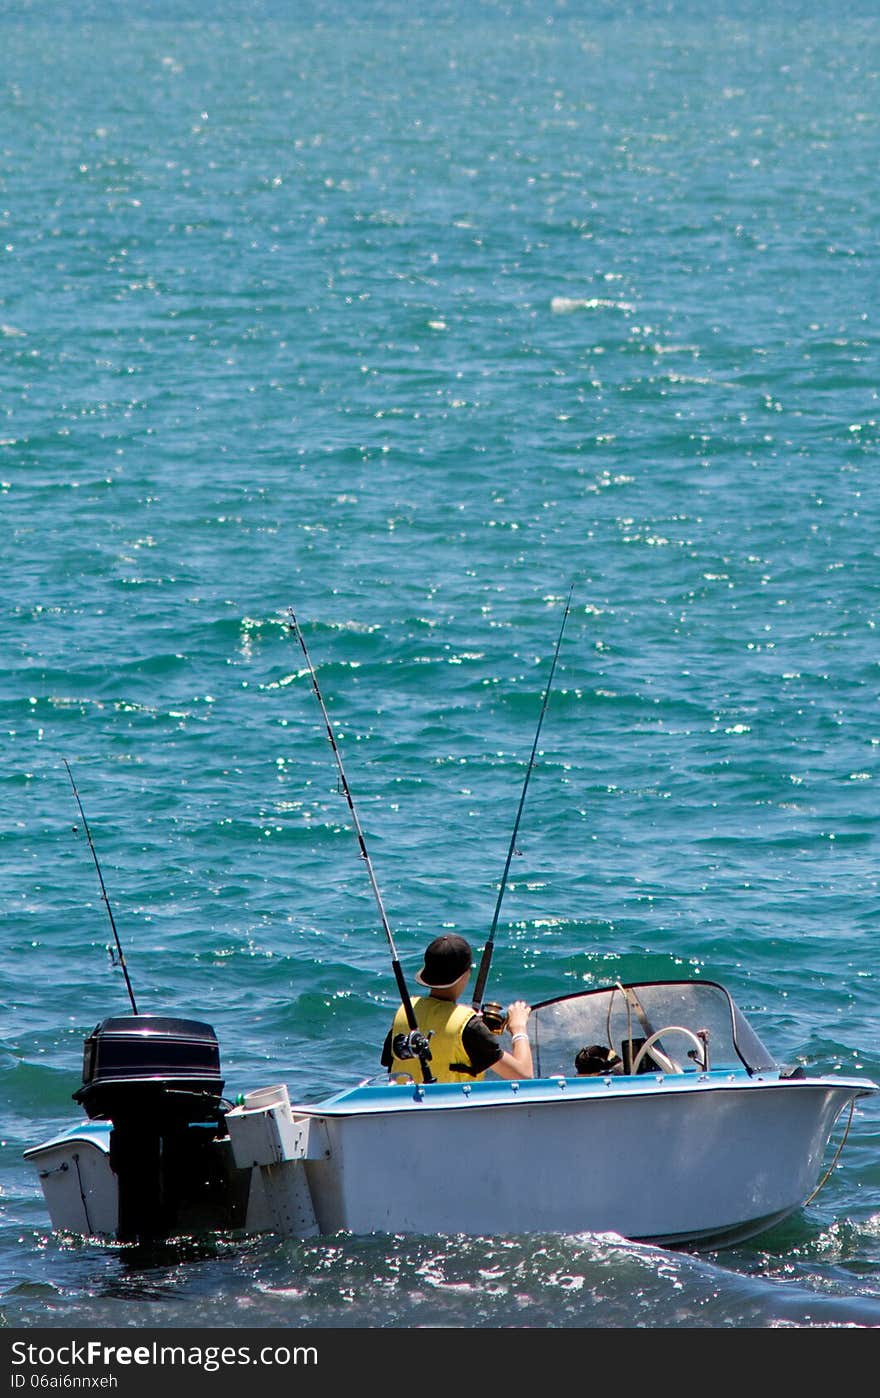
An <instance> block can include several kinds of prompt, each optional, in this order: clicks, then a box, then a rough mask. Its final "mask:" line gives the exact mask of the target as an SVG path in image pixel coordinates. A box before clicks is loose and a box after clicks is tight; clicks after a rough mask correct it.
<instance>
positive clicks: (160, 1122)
mask: <svg viewBox="0 0 880 1398" xmlns="http://www.w3.org/2000/svg"><path fill="white" fill-rule="evenodd" d="M570 600H571V594H569V602H570ZM568 611H569V608H568V606H566V609H565V613H564V616H563V620H562V625H561V627H560V631H559V638H558V640H557V643H556V652H555V654H554V658H553V666H552V667H551V670H550V679H549V680H548V683H547V689H546V691H545V694H544V702H543V705H542V708H541V716H540V719H539V722H538V728H537V732H536V734H535V741H534V744H533V746H532V755H531V759H530V761H529V764H528V768H527V772H526V778H525V783H524V785H523V791H522V797H521V799H520V804H519V811H518V813H517V817H516V822H515V824H514V829H513V835H512V837H511V841H510V848H509V851H508V856H507V864H506V867H505V870H504V876H503V878H502V880H501V884H500V887H499V892H498V900H497V903H496V906H495V916H494V918H493V920H492V926H491V929H490V932H489V937H488V940H487V942H486V945H485V947H484V950H483V956H482V960H481V963H480V968H479V972H478V975H477V981H476V986H475V989H474V1005H475V1009H476V1010H477V1012H478V1013H482V1014H483V1016H484V1019H485V1020H486V1022H487V1023H488V1022H489V1020H488V1010H489V1006H488V1005H487V1004H486V1003H485V1002H484V1000H483V994H484V991H485V985H486V978H487V975H488V970H489V965H490V962H491V957H492V948H493V945H494V936H495V929H496V926H497V922H498V913H499V909H500V906H501V898H502V896H503V893H504V889H505V886H506V882H507V874H508V870H509V868H510V862H511V857H512V855H513V852H514V848H515V841H516V835H517V829H518V826H519V820H520V816H521V814H522V809H523V802H524V800H525V794H526V788H527V786H528V781H529V776H530V774H531V771H532V767H533V765H534V760H535V753H536V750H537V743H538V735H539V734H540V731H541V722H542V721H543V717H544V712H545V710H546V707H547V699H548V696H549V693H550V684H551V682H552V678H553V670H554V668H555V665H556V659H557V657H558V655H559V648H560V645H561V642H562V634H563V630H564V627H565V618H566V617H567V616H568ZM290 621H291V629H292V630H293V631H294V632H295V634H297V635H298V637H299V641H300V644H301V645H302V649H303V653H304V655H305V658H306V662H307V665H308V669H309V672H310V674H311V679H312V684H313V687H314V690H315V695H316V697H317V700H318V703H319V705H320V708H321V712H322V714H323V717H324V722H325V726H326V729H327V735H328V738H329V740H330V743H331V746H332V748H333V752H334V756H335V759H336V763H337V766H338V770H339V776H340V780H341V783H342V788H343V791H344V793H345V796H346V799H347V801H348V804H349V808H350V811H351V815H352V819H353V822H354V828H355V832H356V834H357V838H358V842H359V845H360V852H361V855H362V857H363V859H364V861H365V864H366V868H367V871H368V873H369V876H370V881H371V885H372V888H373V893H374V895H375V899H376V904H377V907H378V911H379V914H380V918H381V921H382V925H383V929H384V931H385V934H386V938H387V941H388V945H389V949H390V951H391V959H392V967H393V970H394V974H395V979H396V982H397V987H398V991H399V993H400V997H401V1003H402V1006H403V1008H404V1010H405V1012H406V1018H407V1022H408V1025H409V1030H410V1032H409V1034H406V1035H401V1036H399V1037H400V1039H402V1040H403V1041H404V1042H403V1043H402V1044H401V1045H398V1039H397V1038H395V1055H396V1057H397V1059H398V1060H401V1059H405V1058H411V1060H412V1065H413V1071H412V1074H411V1075H410V1076H409V1077H408V1079H406V1080H404V1081H401V1080H399V1078H398V1077H395V1078H394V1079H393V1080H391V1079H390V1078H388V1077H386V1078H384V1080H382V1081H380V1082H377V1081H369V1080H367V1081H365V1082H363V1083H361V1084H359V1085H358V1086H356V1087H352V1088H350V1089H348V1090H347V1091H344V1092H341V1093H338V1094H336V1095H335V1096H333V1097H330V1098H328V1099H327V1100H326V1101H323V1102H319V1103H317V1104H309V1105H298V1106H297V1105H294V1106H292V1105H291V1103H290V1098H289V1094H288V1091H287V1088H286V1087H285V1086H283V1085H280V1086H270V1087H262V1088H257V1089H256V1090H255V1091H253V1092H250V1093H248V1094H246V1095H245V1096H244V1097H243V1098H242V1100H241V1101H240V1102H239V1103H238V1104H237V1105H235V1106H233V1105H232V1104H231V1103H230V1102H228V1101H226V1100H225V1099H224V1098H223V1096H222V1092H223V1087H224V1082H223V1079H222V1077H221V1075H220V1055H219V1047H218V1044H217V1039H216V1036H215V1034H214V1031H213V1030H212V1029H211V1027H210V1026H209V1025H207V1024H203V1023H201V1022H200V1021H194V1020H184V1019H172V1018H167V1017H162V1016H158V1015H144V1014H139V1013H138V1011H137V1006H136V1002H135V998H134V993H133V991H132V987H131V983H130V980H129V978H128V972H127V970H126V968H125V958H124V956H123V954H122V948H121V945H120V942H119V937H118V934H117V932H116V926H115V923H114V922H113V915H112V912H111V911H110V904H109V901H108V899H107V895H106V890H105V888H104V880H103V877H102V876H101V870H100V866H99V865H98V859H97V855H96V854H95V850H94V845H93V843H92V839H91V833H90V832H89V827H88V822H87V821H86V818H85V812H84V811H83V809H82V804H81V803H80V801H79V795H78V793H77V790H76V786H75V785H74V786H73V791H74V795H75V796H76V800H77V804H78V805H79V809H80V813H81V816H82V820H83V824H84V827H85V830H86V833H87V835H88V838H89V846H90V848H91V851H92V855H93V857H94V860H95V866H96V868H97V872H98V877H99V880H100V884H101V891H102V895H103V897H104V901H105V902H106V904H107V911H108V913H109V915H110V921H111V924H112V926H113V934H114V938H115V940H116V946H117V949H118V952H119V961H120V964H121V966H122V969H123V972H124V974H125V978H126V986H127V988H128V992H129V997H130V1000H131V1006H132V1010H133V1014H131V1015H125V1016H117V1017H114V1018H110V1019H106V1020H104V1021H102V1023H101V1024H99V1025H98V1026H97V1027H96V1028H95V1030H94V1031H93V1033H92V1034H90V1035H89V1037H88V1038H87V1039H86V1043H85V1054H84V1059H83V1081H82V1086H81V1087H80V1088H79V1089H78V1091H77V1092H76V1093H75V1094H74V1096H75V1097H76V1099H77V1100H78V1101H79V1102H80V1103H81V1105H82V1106H83V1108H84V1109H85V1111H86V1114H87V1118H88V1119H87V1120H86V1121H84V1122H82V1123H80V1124H79V1125H76V1126H73V1127H71V1128H70V1129H69V1130H67V1131H65V1132H63V1133H62V1134H61V1135H60V1136H56V1137H54V1138H53V1139H52V1140H50V1141H46V1142H45V1143H43V1144H42V1145H38V1146H34V1147H32V1148H31V1149H30V1150H28V1151H27V1152H26V1158H27V1159H29V1160H30V1161H31V1162H32V1163H33V1165H34V1166H35V1167H36V1168H37V1170H38V1171H39V1176H40V1180H41V1183H42V1187H43V1192H44V1195H45V1199H46V1203H47V1205H48V1208H49V1214H50V1217H51V1219H52V1224H53V1227H55V1228H57V1229H63V1230H68V1231H71V1232H74V1233H84V1234H97V1235H103V1236H109V1237H112V1238H118V1239H121V1240H123V1241H125V1240H135V1239H152V1238H163V1237H169V1236H173V1235H175V1234H187V1233H193V1232H201V1231H203V1230H206V1229H207V1230H227V1229H232V1230H236V1229H243V1230H245V1231H246V1232H267V1231H268V1232H276V1233H279V1234H281V1235H283V1236H293V1237H310V1236H316V1235H321V1234H332V1233H336V1232H338V1231H339V1230H348V1231H350V1232H352V1233H359V1234H360V1233H372V1232H386V1233H420V1234H437V1233H440V1234H456V1233H465V1234H493V1233H494V1234H498V1233H501V1234H520V1233H582V1232H587V1231H590V1232H615V1233H619V1234H621V1235H623V1236H624V1237H628V1238H633V1239H637V1240H646V1241H651V1242H655V1243H660V1244H668V1245H676V1244H679V1245H684V1244H701V1245H706V1246H718V1245H722V1244H724V1243H731V1242H735V1241H739V1240H741V1239H744V1238H747V1237H749V1236H751V1235H753V1234H755V1233H758V1232H760V1231H762V1230H764V1229H766V1228H768V1227H770V1226H771V1225H773V1224H775V1223H777V1222H778V1221H779V1220H781V1219H783V1218H785V1217H786V1215H788V1214H791V1213H793V1212H794V1211H795V1210H796V1209H799V1208H800V1207H801V1206H802V1205H803V1204H804V1202H805V1201H806V1200H808V1198H809V1197H810V1196H811V1194H812V1193H813V1192H814V1191H815V1187H816V1182H817V1179H818V1178H819V1175H820V1172H821V1170H822V1166H823V1161H824V1157H825V1153H826V1150H827V1147H828V1142H829V1139H830V1136H831V1133H832V1130H833V1128H834V1125H835V1122H836V1121H837V1119H838V1117H839V1116H840V1114H841V1113H842V1112H843V1111H844V1110H845V1109H846V1108H847V1107H848V1108H849V1109H850V1119H851V1117H852V1113H853V1111H854V1106H855V1103H856V1101H857V1100H858V1099H859V1098H860V1097H864V1096H866V1095H868V1094H870V1093H874V1092H877V1091H880V1088H878V1086H877V1084H875V1083H873V1082H870V1081H867V1080H865V1079H862V1078H857V1077H852V1078H847V1077H842V1076H837V1075H833V1076H810V1075H808V1074H807V1073H806V1072H805V1070H804V1069H803V1067H798V1068H796V1069H795V1070H793V1071H787V1070H786V1069H785V1068H782V1067H780V1066H779V1065H778V1064H777V1063H775V1062H774V1060H773V1058H772V1057H771V1055H770V1054H769V1053H768V1051H767V1049H766V1048H765V1047H764V1046H763V1044H762V1043H761V1041H760V1040H759V1038H758V1037H757V1035H756V1034H755V1032H754V1031H753V1029H752V1028H751V1027H750V1025H749V1024H748V1022H747V1021H746V1019H745V1017H744V1015H743V1014H742V1013H741V1012H740V1011H739V1010H738V1009H737V1008H736V1006H735V1005H734V1003H733V1001H732V999H731V997H730V995H729V994H728V992H727V991H726V990H725V989H724V988H723V987H722V986H720V985H717V984H715V983H713V982H709V981H704V980H702V979H691V980H681V981H670V982H651V983H644V984H638V985H622V984H621V983H620V982H615V983H614V984H612V985H609V986H606V987H604V988H602V989H596V990H587V991H583V992H581V993H580V994H575V995H565V996H561V997H559V998H557V999H554V1000H548V1001H545V1002H544V1003H543V1004H540V1005H537V1006H535V1007H534V1008H533V1011H532V1014H531V1018H530V1020H529V1038H530V1041H531V1048H532V1059H533V1064H534V1068H535V1077H534V1078H529V1079H515V1080H503V1081H502V1080H494V1081H486V1080H482V1081H473V1082H467V1081H465V1082H460V1081H459V1082H452V1083H443V1082H435V1081H434V1080H433V1077H432V1074H431V1067H430V1062H431V1054H430V1044H429V1043H428V1041H427V1039H426V1037H425V1036H424V1035H422V1034H421V1033H420V1032H419V1031H418V1027H417V1021H416V1018H415V1015H414V1012H413V1006H412V1002H411V1000H410V998H409V992H408V990H407V987H406V981H405V979H404V976H403V972H402V970H401V967H400V962H399V959H398V956H397V951H396V948H395V945H394V939H393V937H392V934H391V929H390V927H389V926H388V920H387V918H386V916H385V909H384V907H383V905H382V899H381V896H380V894H379V889H378V886H377V884H376V879H375V875H374V873H373V867H372V864H371V863H370V859H369V855H368V853H367V849H366V844H365V842H364V838H363V833H362V831H361V827H360V823H359V821H358V817H357V812H356V810H355V807H354V803H353V801H352V797H351V792H350V789H349V786H348V782H347V780H346V776H345V772H344V770H343V767H342V760H341V757H340V754H339V749H338V747H337V744H336V741H335V737H334V734H333V728H332V725H331V723H330V720H329V718H328V716H327V712H326V709H325V707H324V702H323V699H322V698H321V693H320V690H319V688H318V682H317V678H316V676H315V672H314V669H313V667H312V663H311V660H310V659H309V655H308V651H307V649H306V645H305V641H304V639H303V637H302V633H301V632H300V631H299V628H298V627H297V624H296V620H295V618H294V616H293V613H292V612H291V613H290ZM68 774H69V775H70V768H69V767H68ZM71 784H73V777H72V775H71ZM581 1049H589V1050H592V1052H591V1053H588V1054H587V1055H586V1058H587V1060H589V1062H588V1064H587V1066H590V1064H593V1065H594V1066H595V1065H596V1064H598V1065H599V1066H600V1068H602V1065H603V1063H604V1064H605V1065H607V1066H608V1068H609V1069H611V1071H605V1070H604V1068H603V1069H602V1071H599V1072H592V1073H591V1074H589V1075H586V1076H582V1075H580V1074H579V1073H578V1071H577V1066H576V1063H575V1060H576V1058H578V1064H579V1065H580V1064H581V1063H582V1060H581V1059H580V1058H579V1057H578V1055H579V1052H580V1050H581ZM403 1076H404V1078H406V1075H403ZM848 1128H849V1123H847V1130H848ZM844 1139H845V1137H844Z"/></svg>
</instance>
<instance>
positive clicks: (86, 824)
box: [61, 757, 138, 1014]
mask: <svg viewBox="0 0 880 1398" xmlns="http://www.w3.org/2000/svg"><path fill="white" fill-rule="evenodd" d="M61 761H62V762H63V763H64V765H65V767H66V768H67V775H68V777H69V778H70V785H71V786H72V787H73V794H74V796H75V797H76V804H77V805H78V806H79V813H80V816H81V817H82V823H83V829H84V830H85V832H86V839H87V840H88V842H89V849H90V850H91V851H92V858H93V859H94V861H95V868H96V869H97V871H98V882H99V883H100V885H101V897H102V898H103V899H104V906H105V907H106V909H107V916H108V917H109V919H110V926H111V927H112V928H113V937H114V940H115V942H116V952H117V955H118V956H119V964H120V966H121V967H122V974H123V975H124V977H125V985H126V988H127V990H128V998H129V1000H130V1001H131V1008H132V1012H133V1013H134V1014H137V1012H138V1007H137V1005H136V1004H135V1001H134V991H133V990H132V988H131V981H130V980H129V976H128V967H127V966H126V964H125V953H124V952H123V950H122V943H121V942H120V940H119V933H118V932H117V931H116V923H115V921H114V918H113V909H112V908H111V907H110V899H109V898H108V897H107V889H106V888H105V887H104V876H103V874H102V873H101V866H100V864H99V863H98V855H97V853H96V851H95V845H94V841H93V840H92V832H91V830H90V829H89V822H88V821H87V820H86V813H85V811H84V810H83V804H82V801H81V800H80V799H79V792H78V791H77V789H76V782H75V781H74V780H73V773H72V772H71V770H70V763H69V762H68V760H67V758H66V757H62V759H61Z"/></svg>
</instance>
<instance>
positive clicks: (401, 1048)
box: [391, 1029, 431, 1063]
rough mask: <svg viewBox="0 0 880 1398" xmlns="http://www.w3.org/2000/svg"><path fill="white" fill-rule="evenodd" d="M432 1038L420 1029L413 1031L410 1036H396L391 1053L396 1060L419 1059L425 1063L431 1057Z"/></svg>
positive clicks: (392, 1041) (392, 1042)
mask: <svg viewBox="0 0 880 1398" xmlns="http://www.w3.org/2000/svg"><path fill="white" fill-rule="evenodd" d="M430 1037H431V1035H430V1034H423V1033H422V1031H421V1030H420V1029H411V1030H410V1031H409V1033H408V1034H395V1035H394V1038H393V1039H392V1040H391V1052H392V1053H393V1054H394V1057H395V1058H418V1059H419V1061H420V1062H421V1063H424V1062H425V1061H426V1060H429V1059H430V1057H431V1047H430V1044H429V1042H428V1041H429V1039H430Z"/></svg>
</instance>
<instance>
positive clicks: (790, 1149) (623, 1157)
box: [306, 1074, 858, 1245]
mask: <svg viewBox="0 0 880 1398" xmlns="http://www.w3.org/2000/svg"><path fill="white" fill-rule="evenodd" d="M713 1076H714V1075H711V1074H709V1075H707V1076H706V1078H705V1079H704V1080H703V1081H701V1082H699V1083H693V1084H691V1083H688V1084H687V1085H686V1086H685V1085H682V1083H681V1079H676V1078H665V1077H662V1076H659V1075H658V1077H657V1078H656V1079H652V1080H651V1082H650V1085H647V1084H645V1085H641V1084H634V1083H633V1080H629V1081H626V1082H621V1081H620V1080H618V1082H616V1083H615V1082H613V1081H612V1080H608V1081H609V1082H610V1085H609V1086H608V1087H605V1086H602V1085H600V1086H599V1087H598V1088H593V1090H591V1091H584V1089H582V1088H581V1089H579V1087H578V1085H577V1084H576V1083H574V1082H571V1081H567V1080H560V1083H559V1084H546V1085H542V1084H532V1085H530V1087H529V1089H527V1090H525V1091H524V1090H523V1089H522V1088H521V1089H520V1090H519V1092H518V1093H517V1094H516V1096H515V1098H514V1097H513V1095H512V1094H510V1095H509V1096H508V1097H507V1098H506V1099H505V1097H504V1096H503V1095H502V1089H498V1088H495V1087H494V1086H493V1087H492V1088H490V1090H489V1093H487V1094H485V1096H482V1095H481V1093H480V1091H479V1089H478V1086H477V1085H475V1086H474V1088H473V1089H472V1091H471V1092H470V1093H469V1094H468V1096H467V1097H466V1098H465V1099H464V1100H463V1101H461V1103H460V1105H457V1106H450V1105H447V1102H448V1101H449V1100H450V1099H446V1101H444V1102H443V1103H442V1105H441V1104H440V1103H438V1105H437V1106H436V1107H435V1108H433V1109H432V1107H431V1105H430V1103H431V1093H432V1091H434V1092H436V1089H423V1090H422V1095H421V1096H420V1097H419V1098H418V1099H417V1100H418V1103H419V1105H418V1106H417V1107H415V1108H414V1110H400V1109H399V1108H398V1109H394V1108H393V1107H392V1108H389V1109H388V1110H381V1109H379V1110H375V1111H367V1110H364V1111H359V1112H358V1111H354V1112H351V1113H345V1112H344V1111H343V1112H331V1113H326V1114H323V1115H321V1114H319V1113H315V1116H316V1119H317V1120H318V1121H320V1123H321V1126H322V1127H323V1129H324V1130H325V1131H326V1133H327V1138H328V1140H329V1146H330V1154H329V1156H328V1157H326V1158H325V1159H319V1160H312V1161H309V1162H307V1166H306V1169H307V1174H308V1180H309V1185H310V1189H311V1195H312V1200H313V1204H314V1209H315V1214H316V1217H317V1220H318V1225H319V1227H320V1230H321V1231H322V1232H325V1233H330V1232H335V1231H336V1230H338V1229H345V1230H348V1231H350V1232H353V1233H371V1232H375V1231H382V1232H389V1233H423V1234H433V1233H465V1234H493V1233H494V1234H499V1233H500V1234H517V1233H581V1232H615V1233H619V1234H621V1235H622V1236H624V1237H628V1238H632V1239H635V1240H645V1241H651V1242H655V1243H660V1244H670V1245H673V1244H674V1245H685V1244H689V1243H695V1242H700V1243H704V1244H707V1245H708V1244H710V1243H711V1242H712V1241H713V1240H717V1241H718V1242H719V1244H720V1243H721V1242H726V1243H731V1242H734V1241H738V1240H741V1239H743V1238H746V1237H748V1236H750V1235H752V1234H754V1233H757V1232H760V1231H762V1230H763V1229H765V1228H767V1227H769V1226H771V1225H772V1224H774V1223H776V1222H778V1221H780V1220H781V1219H783V1218H784V1217H786V1215H788V1214H790V1213H792V1212H793V1211H795V1210H796V1209H798V1208H799V1207H800V1206H801V1205H802V1204H803V1202H804V1201H805V1199H806V1198H807V1196H808V1195H809V1193H810V1192H811V1190H812V1189H813V1188H814V1186H815V1184H816V1181H817V1178H818V1176H819V1172H820V1170H821V1167H822V1161H823V1156H824V1153H825V1149H826V1146H827V1143H828V1139H829V1136H830V1134H831V1131H832V1128H833V1126H834V1123H835V1121H836V1119H837V1117H838V1116H839V1114H840V1112H841V1111H842V1110H843V1109H844V1108H845V1107H846V1106H847V1105H848V1104H849V1103H850V1102H851V1101H852V1100H853V1099H854V1097H855V1096H857V1095H858V1089H857V1088H855V1086H854V1085H852V1084H844V1083H843V1082H832V1081H829V1080H813V1081H810V1080H807V1081H800V1082H782V1081H779V1080H776V1081H762V1080H759V1081H756V1080H754V1079H750V1078H748V1077H747V1076H746V1075H743V1076H742V1077H741V1078H740V1077H739V1075H730V1076H729V1077H728V1078H727V1080H725V1081H721V1082H715V1083H713V1082H712V1081H711V1079H712V1077H713ZM731 1079H734V1080H731ZM542 1087H543V1090H542ZM414 1118H415V1119H414Z"/></svg>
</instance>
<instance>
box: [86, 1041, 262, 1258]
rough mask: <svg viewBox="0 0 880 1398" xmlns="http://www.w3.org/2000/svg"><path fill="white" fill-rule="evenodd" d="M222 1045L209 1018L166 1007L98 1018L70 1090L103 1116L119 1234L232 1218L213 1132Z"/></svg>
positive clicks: (219, 1104)
mask: <svg viewBox="0 0 880 1398" xmlns="http://www.w3.org/2000/svg"><path fill="white" fill-rule="evenodd" d="M222 1092H223V1079H222V1077H221V1076H220V1050H219V1046H218V1043H217V1036H216V1035H215V1033H214V1031H213V1029H212V1028H211V1026H210V1025H209V1024H202V1023H201V1022H200V1021H198V1020H192V1019H176V1018H171V1017H167V1016H163V1015H150V1014H138V1015H117V1016H114V1017H113V1018H110V1019H105V1020H102V1021H101V1023H100V1024H98V1025H97V1026H96V1027H95V1028H94V1029H93V1030H92V1033H91V1034H90V1035H89V1036H88V1038H87V1039H86V1040H85V1044H84V1046H83V1081H82V1086H81V1087H80V1088H79V1089H78V1091H76V1092H75V1093H74V1094H73V1096H74V1100H75V1101H77V1102H79V1103H80V1104H81V1105H82V1106H83V1108H84V1109H85V1111H86V1113H87V1114H88V1116H89V1117H91V1118H98V1117H100V1118H103V1119H109V1120H110V1121H112V1123H113V1130H112V1132H111V1133H110V1165H111V1167H112V1169H113V1171H114V1173H115V1174H116V1177H117V1181H118V1185H119V1225H118V1236H119V1237H120V1239H122V1240H123V1241H134V1240H138V1241H142V1240H147V1239H155V1238H163V1237H168V1236H170V1235H172V1234H174V1233H181V1232H189V1231H193V1227H205V1226H207V1227H228V1226H236V1220H235V1218H234V1217H232V1216H231V1215H229V1206H231V1204H232V1203H233V1201H232V1199H231V1195H230V1190H229V1178H228V1172H227V1169H226V1166H225V1164H224V1158H223V1154H222V1152H220V1151H218V1148H217V1142H218V1139H219V1138H221V1137H222V1136H224V1135H225V1126H224V1122H223V1108H224V1105H225V1104H224V1103H223V1101H222V1096H221V1094H222Z"/></svg>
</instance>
